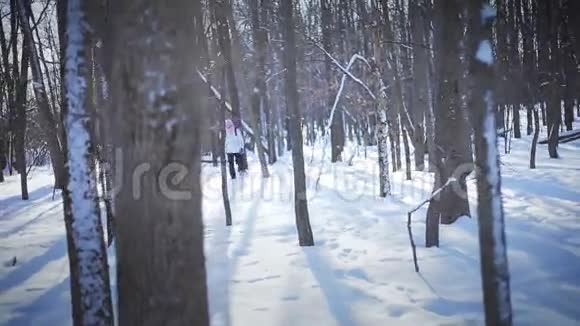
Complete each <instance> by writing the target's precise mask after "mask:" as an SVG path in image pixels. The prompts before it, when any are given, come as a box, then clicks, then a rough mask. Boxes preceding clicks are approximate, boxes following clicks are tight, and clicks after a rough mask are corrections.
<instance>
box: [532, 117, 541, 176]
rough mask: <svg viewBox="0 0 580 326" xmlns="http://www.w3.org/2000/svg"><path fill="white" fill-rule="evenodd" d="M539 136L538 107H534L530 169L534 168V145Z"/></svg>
mask: <svg viewBox="0 0 580 326" xmlns="http://www.w3.org/2000/svg"><path fill="white" fill-rule="evenodd" d="M539 137H540V116H539V114H538V109H537V108H534V138H533V139H532V149H531V151H530V169H535V168H536V147H537V145H538V138H539Z"/></svg>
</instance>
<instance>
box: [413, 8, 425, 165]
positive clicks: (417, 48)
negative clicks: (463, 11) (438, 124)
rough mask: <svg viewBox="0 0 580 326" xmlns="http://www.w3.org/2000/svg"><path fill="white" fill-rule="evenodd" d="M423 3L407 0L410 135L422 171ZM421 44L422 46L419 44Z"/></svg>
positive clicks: (423, 97) (423, 133)
mask: <svg viewBox="0 0 580 326" xmlns="http://www.w3.org/2000/svg"><path fill="white" fill-rule="evenodd" d="M424 6H425V4H424V3H423V1H410V2H409V16H410V20H411V41H412V42H413V44H415V45H414V46H413V77H414V84H413V85H414V87H415V88H414V96H413V98H412V101H413V110H412V111H411V113H412V115H413V121H414V123H415V126H414V127H415V132H414V133H413V135H412V140H413V147H414V148H415V169H416V170H417V171H423V170H424V169H425V126H424V123H423V120H424V116H425V113H426V112H427V111H428V110H429V105H430V104H429V94H428V92H429V90H428V89H427V87H428V78H429V74H428V73H429V68H428V60H429V55H430V54H429V52H428V50H427V49H426V47H427V44H428V43H429V42H428V38H427V37H426V36H425V25H426V23H427V22H425V19H424V17H425V15H426V13H425V8H424ZM421 45H423V46H421Z"/></svg>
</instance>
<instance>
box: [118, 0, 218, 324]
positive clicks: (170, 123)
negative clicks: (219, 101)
mask: <svg viewBox="0 0 580 326" xmlns="http://www.w3.org/2000/svg"><path fill="white" fill-rule="evenodd" d="M200 7H201V6H200V3H199V0H194V1H191V0H184V1H179V2H178V3H173V5H170V6H168V5H167V3H166V1H161V0H123V1H115V2H114V5H113V9H112V14H113V19H112V20H113V21H112V23H113V26H114V28H115V30H116V31H117V32H116V34H115V37H114V39H113V40H114V43H113V44H112V46H111V49H112V50H113V53H112V54H111V57H112V58H113V61H112V62H113V65H112V69H111V72H112V75H111V76H112V78H111V91H112V98H113V110H112V111H113V117H112V119H111V120H112V125H111V126H109V128H108V129H109V130H111V129H116V130H117V132H116V137H115V139H114V143H113V145H115V146H116V147H117V148H119V149H121V150H122V151H123V161H122V163H121V166H122V169H123V171H124V173H123V174H122V175H123V177H122V178H121V180H120V182H121V186H122V187H123V191H121V192H120V193H119V194H118V196H117V198H116V201H115V210H116V214H117V223H116V231H117V240H116V247H117V248H116V249H117V262H118V264H117V272H118V293H119V310H118V311H119V324H120V325H143V326H148V325H196V326H197V325H200V326H206V325H209V316H208V304H207V286H206V271H205V259H204V251H203V247H204V245H203V224H202V211H201V204H202V202H201V199H202V198H201V187H200V173H201V155H200V154H201V143H202V140H201V135H202V130H201V126H200V125H199V123H200V121H202V119H201V115H202V114H203V112H205V108H203V106H202V104H201V100H200V99H201V98H202V97H204V96H205V95H206V91H207V87H205V86H204V85H203V83H202V81H201V79H198V78H195V76H196V75H197V71H196V67H199V66H200V65H201V64H202V62H201V58H200V57H201V55H200V53H201V49H202V48H203V45H202V44H199V40H198V38H196V37H192V35H198V33H201V32H202V31H198V30H197V28H198V25H197V24H196V22H195V19H194V17H196V16H197V15H198V13H199V8H200ZM135 8H138V10H139V11H138V12H136V11H135V10H136V9H135ZM135 180H138V182H137V181H135Z"/></svg>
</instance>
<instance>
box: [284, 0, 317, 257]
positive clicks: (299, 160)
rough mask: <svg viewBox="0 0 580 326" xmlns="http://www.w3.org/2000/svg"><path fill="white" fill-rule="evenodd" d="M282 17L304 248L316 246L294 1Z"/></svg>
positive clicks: (286, 3)
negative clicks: (298, 79) (306, 169)
mask: <svg viewBox="0 0 580 326" xmlns="http://www.w3.org/2000/svg"><path fill="white" fill-rule="evenodd" d="M280 15H281V16H282V17H281V18H282V21H283V26H284V41H285V51H284V65H285V68H286V72H285V79H286V108H287V110H288V115H289V119H288V127H289V128H288V132H289V133H290V138H291V140H292V166H293V167H294V211H295V214H296V228H297V230H298V243H299V245H300V246H313V245H314V238H313V236H312V229H311V227H310V218H309V214H308V200H307V193H306V175H305V172H304V152H303V147H302V126H301V122H300V120H301V115H300V104H299V103H300V101H299V95H298V86H297V83H296V38H295V35H294V30H295V26H294V6H293V1H292V0H282V1H281V4H280Z"/></svg>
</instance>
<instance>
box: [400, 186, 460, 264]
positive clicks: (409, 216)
mask: <svg viewBox="0 0 580 326" xmlns="http://www.w3.org/2000/svg"><path fill="white" fill-rule="evenodd" d="M454 181H457V179H455V178H453V177H451V178H449V179H448V180H447V182H445V184H444V185H443V186H441V187H440V188H439V189H437V190H435V191H433V193H431V196H430V197H429V198H427V199H425V200H424V201H422V202H421V203H420V204H419V205H417V206H416V207H415V208H413V209H412V210H410V211H409V212H408V213H407V231H408V232H409V242H410V243H411V251H412V252H413V263H414V264H415V272H417V273H419V263H418V262H417V247H416V246H415V240H413V231H412V230H411V215H413V213H415V212H416V211H417V210H419V208H421V207H423V205H425V204H427V203H428V202H430V201H431V199H433V198H435V196H437V195H439V193H441V191H443V189H445V188H447V187H448V186H449V185H450V184H451V183H452V182H454Z"/></svg>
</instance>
